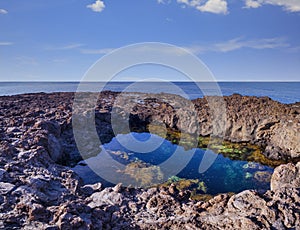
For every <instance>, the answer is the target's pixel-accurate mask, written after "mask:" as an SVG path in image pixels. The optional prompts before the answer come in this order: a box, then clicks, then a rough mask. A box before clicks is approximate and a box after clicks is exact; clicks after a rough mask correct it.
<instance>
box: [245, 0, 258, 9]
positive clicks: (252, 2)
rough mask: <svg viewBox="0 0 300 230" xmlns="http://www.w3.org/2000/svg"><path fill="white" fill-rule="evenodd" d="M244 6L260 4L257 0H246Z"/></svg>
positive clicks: (252, 6) (253, 6) (249, 6)
mask: <svg viewBox="0 0 300 230" xmlns="http://www.w3.org/2000/svg"><path fill="white" fill-rule="evenodd" d="M245 4H246V8H258V7H260V6H261V4H260V3H259V2H258V1H253V0H246V2H245Z"/></svg>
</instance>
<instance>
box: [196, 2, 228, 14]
mask: <svg viewBox="0 0 300 230" xmlns="http://www.w3.org/2000/svg"><path fill="white" fill-rule="evenodd" d="M196 9H197V10H200V11H202V12H210V13H215V14H227V13H228V9H227V2H226V1H225V0H208V1H207V2H206V3H205V4H204V5H202V6H197V7H196Z"/></svg>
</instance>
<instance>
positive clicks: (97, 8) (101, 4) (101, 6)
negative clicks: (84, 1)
mask: <svg viewBox="0 0 300 230" xmlns="http://www.w3.org/2000/svg"><path fill="white" fill-rule="evenodd" d="M86 7H87V8H90V9H92V11H94V12H98V13H99V12H101V11H103V10H104V8H105V4H104V2H103V1H101V0H96V2H95V3H93V4H90V5H87V6H86Z"/></svg>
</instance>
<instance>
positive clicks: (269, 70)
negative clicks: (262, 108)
mask: <svg viewBox="0 0 300 230" xmlns="http://www.w3.org/2000/svg"><path fill="white" fill-rule="evenodd" d="M142 42H162V43H168V44H172V45H176V46H179V47H183V48H185V49H187V50H188V51H190V52H192V53H193V54H194V55H196V56H197V57H199V58H200V59H201V60H202V61H203V62H204V63H205V65H206V66H207V67H208V68H209V69H210V70H211V72H212V73H213V74H214V77H215V79H216V80H217V81H299V80H300V0H121V1H120V0H110V1H108V0H103V1H102V0H51V1H40V0H23V1H19V0H18V1H17V0H0V81H80V80H81V79H82V77H83V76H84V74H85V73H86V71H87V70H88V69H89V68H90V66H92V65H93V64H94V63H95V62H96V61H97V60H98V59H99V58H101V57H102V56H103V55H106V54H108V53H109V52H111V51H112V50H114V49H117V48H120V47H123V46H127V45H131V44H135V43H142ZM151 71H153V76H154V77H159V74H160V75H163V74H166V75H168V77H167V80H174V81H176V80H178V79H180V77H179V76H178V75H177V74H171V72H172V71H164V70H163V69H159V68H157V69H156V70H155V68H153V67H151V68H149V67H145V68H136V69H135V70H134V69H133V70H132V71H127V72H126V73H124V74H123V75H122V77H121V79H122V80H125V81H126V80H127V81H131V80H136V79H137V78H139V76H140V75H142V74H146V73H147V74H148V75H151ZM168 72H169V74H168ZM149 73H150V74H149Z"/></svg>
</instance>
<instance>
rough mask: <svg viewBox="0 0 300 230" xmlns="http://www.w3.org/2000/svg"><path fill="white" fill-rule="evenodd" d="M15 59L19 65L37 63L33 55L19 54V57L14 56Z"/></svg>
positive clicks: (33, 64)
mask: <svg viewBox="0 0 300 230" xmlns="http://www.w3.org/2000/svg"><path fill="white" fill-rule="evenodd" d="M15 59H16V61H17V63H18V64H19V65H32V66H37V65H39V63H38V62H37V60H36V59H35V58H33V57H28V56H19V57H16V58H15Z"/></svg>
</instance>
